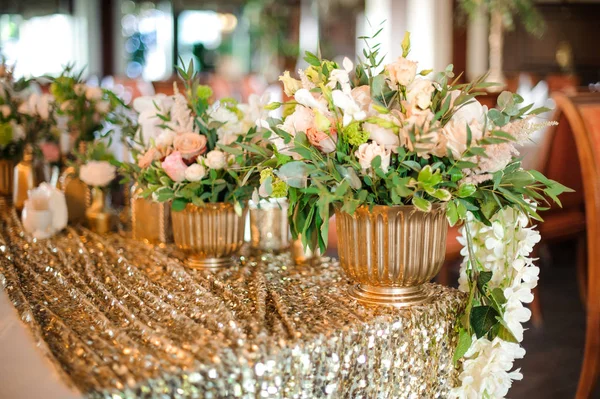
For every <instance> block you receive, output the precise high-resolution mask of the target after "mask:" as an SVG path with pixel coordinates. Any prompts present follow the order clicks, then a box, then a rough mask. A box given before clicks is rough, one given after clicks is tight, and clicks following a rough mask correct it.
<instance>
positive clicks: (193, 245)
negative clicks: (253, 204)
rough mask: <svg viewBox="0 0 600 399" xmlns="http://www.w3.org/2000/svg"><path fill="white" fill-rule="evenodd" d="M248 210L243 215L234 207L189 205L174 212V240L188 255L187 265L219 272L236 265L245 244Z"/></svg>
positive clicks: (229, 205) (227, 205)
mask: <svg viewBox="0 0 600 399" xmlns="http://www.w3.org/2000/svg"><path fill="white" fill-rule="evenodd" d="M246 212H247V208H245V209H244V210H243V212H242V214H241V215H238V214H237V213H236V212H235V209H234V206H233V204H229V203H216V204H205V205H204V206H201V207H198V206H195V205H193V204H188V205H187V206H186V208H185V209H184V210H183V211H179V212H175V211H173V212H171V219H172V224H173V240H174V241H175V244H176V245H177V246H178V247H179V248H180V249H181V250H183V251H184V252H185V254H186V264H187V266H188V267H190V268H194V269H215V268H220V267H227V266H231V265H232V264H233V259H232V256H233V255H235V254H237V252H238V251H239V250H240V248H241V247H242V245H243V243H244V224H245V221H246Z"/></svg>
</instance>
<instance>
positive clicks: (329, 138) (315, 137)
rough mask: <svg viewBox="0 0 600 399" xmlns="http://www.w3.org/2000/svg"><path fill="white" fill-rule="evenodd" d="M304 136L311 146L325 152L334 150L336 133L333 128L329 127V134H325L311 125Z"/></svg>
mask: <svg viewBox="0 0 600 399" xmlns="http://www.w3.org/2000/svg"><path fill="white" fill-rule="evenodd" d="M306 138H307V139H308V141H309V142H310V143H311V144H312V145H313V146H315V147H316V148H318V149H319V150H321V151H323V152H324V153H325V154H329V153H330V152H333V151H335V142H336V141H337V134H336V131H335V130H334V129H330V134H327V133H325V132H321V131H318V130H317V129H316V128H314V127H311V128H309V129H308V130H307V131H306Z"/></svg>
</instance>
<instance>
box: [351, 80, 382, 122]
mask: <svg viewBox="0 0 600 399" xmlns="http://www.w3.org/2000/svg"><path fill="white" fill-rule="evenodd" d="M350 96H351V97H352V98H353V99H354V101H355V102H356V103H357V104H358V106H359V107H360V109H361V110H363V111H365V112H366V113H367V115H368V116H371V115H373V114H376V112H374V110H373V108H372V107H371V105H372V104H373V99H372V98H371V87H369V86H368V85H363V86H358V87H355V88H354V89H352V91H351V92H350Z"/></svg>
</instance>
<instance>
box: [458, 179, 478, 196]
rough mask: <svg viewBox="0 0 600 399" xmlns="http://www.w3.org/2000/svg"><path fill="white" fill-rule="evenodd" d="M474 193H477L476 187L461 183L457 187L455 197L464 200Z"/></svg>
mask: <svg viewBox="0 0 600 399" xmlns="http://www.w3.org/2000/svg"><path fill="white" fill-rule="evenodd" d="M475 191H477V187H476V186H475V185H474V184H468V183H463V184H461V185H460V187H458V191H457V192H456V195H458V196H459V197H460V198H466V197H470V196H471V195H473V194H475Z"/></svg>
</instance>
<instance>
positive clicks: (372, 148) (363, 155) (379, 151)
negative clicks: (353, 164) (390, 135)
mask: <svg viewBox="0 0 600 399" xmlns="http://www.w3.org/2000/svg"><path fill="white" fill-rule="evenodd" d="M354 155H355V156H356V158H357V159H358V162H359V163H360V166H361V167H362V169H363V170H367V169H369V168H370V167H371V162H373V159H375V157H377V156H378V155H379V156H380V157H381V169H382V170H383V171H384V172H387V171H388V168H389V166H390V151H388V150H386V149H385V147H384V146H382V145H379V144H377V143H374V142H373V143H364V144H361V145H360V146H358V150H356V152H355V153H354Z"/></svg>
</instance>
